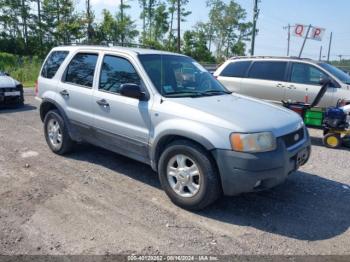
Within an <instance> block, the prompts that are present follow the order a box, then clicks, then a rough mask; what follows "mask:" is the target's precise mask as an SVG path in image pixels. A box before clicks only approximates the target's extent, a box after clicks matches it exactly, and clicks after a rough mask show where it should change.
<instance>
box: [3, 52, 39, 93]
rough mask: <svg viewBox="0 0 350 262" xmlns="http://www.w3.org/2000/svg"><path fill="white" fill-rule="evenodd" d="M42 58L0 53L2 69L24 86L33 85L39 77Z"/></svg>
mask: <svg viewBox="0 0 350 262" xmlns="http://www.w3.org/2000/svg"><path fill="white" fill-rule="evenodd" d="M41 63H42V60H41V59H40V58H38V57H18V56H15V55H12V54H7V53H0V70H2V71H4V72H7V73H9V74H10V75H11V77H13V78H14V79H16V80H18V81H19V82H21V83H22V84H23V86H24V87H33V86H34V85H35V81H36V80H37V78H38V75H39V71H40V68H41Z"/></svg>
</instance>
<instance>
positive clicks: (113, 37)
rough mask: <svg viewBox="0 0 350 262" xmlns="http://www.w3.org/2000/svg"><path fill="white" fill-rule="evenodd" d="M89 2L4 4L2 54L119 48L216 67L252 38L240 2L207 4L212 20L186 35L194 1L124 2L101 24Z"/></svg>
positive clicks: (0, 3) (9, 0)
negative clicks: (136, 9)
mask: <svg viewBox="0 0 350 262" xmlns="http://www.w3.org/2000/svg"><path fill="white" fill-rule="evenodd" d="M84 1H85V3H84V4H85V7H86V8H85V10H83V11H79V10H77V9H76V0H0V51H1V52H7V53H12V54H16V55H20V56H45V55H46V53H47V52H48V51H49V50H50V49H51V48H52V47H53V46H57V45H66V44H73V43H75V44H113V45H122V46H141V47H147V48H155V49H161V50H168V51H174V52H181V53H184V54H186V55H189V56H192V57H194V58H195V59H197V60H199V61H205V62H214V61H217V60H221V59H223V58H224V57H229V56H232V55H244V54H245V52H246V44H245V43H246V41H249V40H250V36H251V34H252V23H251V22H246V20H247V17H246V15H247V14H246V11H245V10H244V9H243V8H242V7H241V6H240V5H239V4H238V3H236V2H235V1H234V0H231V1H229V2H224V1H223V0H207V1H206V3H205V4H206V5H207V7H209V16H208V21H207V22H201V21H198V23H197V24H196V25H195V26H194V27H193V28H192V29H191V30H187V31H185V32H183V31H182V30H181V28H182V26H183V23H184V22H186V19H188V18H189V16H191V15H192V12H191V10H189V8H188V6H189V5H188V4H189V1H190V0H129V1H128V0H122V1H121V4H120V5H119V7H118V8H116V10H113V11H111V10H107V9H104V10H103V12H102V14H101V19H96V14H95V12H94V10H93V6H91V3H90V0H84ZM131 1H135V3H137V4H138V5H139V6H140V10H141V13H140V14H139V18H140V20H141V21H142V29H141V28H140V29H138V28H137V26H136V22H135V21H134V20H133V18H132V17H131V15H130V13H131V10H130V2H131ZM136 1H137V2H136ZM192 1H194V0H192ZM134 17H135V16H134ZM98 20H99V21H98ZM182 32H183V34H182Z"/></svg>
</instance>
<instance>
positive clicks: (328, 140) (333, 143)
mask: <svg viewBox="0 0 350 262" xmlns="http://www.w3.org/2000/svg"><path fill="white" fill-rule="evenodd" d="M323 143H324V145H325V146H326V147H329V148H338V147H340V145H341V136H340V135H339V134H334V133H328V134H327V135H325V136H324V138H323Z"/></svg>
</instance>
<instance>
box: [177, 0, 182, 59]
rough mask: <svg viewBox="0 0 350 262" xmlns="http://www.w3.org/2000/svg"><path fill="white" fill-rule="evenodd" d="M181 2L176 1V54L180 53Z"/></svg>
mask: <svg viewBox="0 0 350 262" xmlns="http://www.w3.org/2000/svg"><path fill="white" fill-rule="evenodd" d="M180 1H181V0H177V52H178V53H180V52H181V3H180Z"/></svg>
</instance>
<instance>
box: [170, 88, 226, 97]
mask: <svg viewBox="0 0 350 262" xmlns="http://www.w3.org/2000/svg"><path fill="white" fill-rule="evenodd" d="M222 94H232V92H231V91H224V90H208V91H204V92H201V91H182V92H181V91H178V92H170V93H166V94H164V95H165V96H174V97H202V96H215V95H222Z"/></svg>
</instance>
